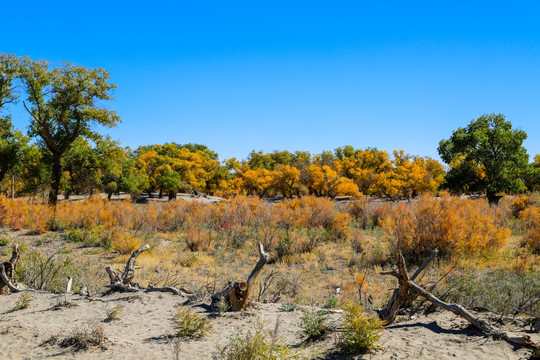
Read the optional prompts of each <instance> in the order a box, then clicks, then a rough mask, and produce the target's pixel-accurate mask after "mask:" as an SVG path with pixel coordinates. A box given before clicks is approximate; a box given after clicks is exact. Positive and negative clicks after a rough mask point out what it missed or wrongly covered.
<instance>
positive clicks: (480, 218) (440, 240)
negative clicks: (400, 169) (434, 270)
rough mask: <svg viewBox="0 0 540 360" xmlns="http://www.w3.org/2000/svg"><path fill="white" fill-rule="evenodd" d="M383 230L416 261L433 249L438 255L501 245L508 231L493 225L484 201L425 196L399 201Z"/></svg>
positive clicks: (468, 251) (492, 217) (487, 205)
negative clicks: (403, 201)
mask: <svg viewBox="0 0 540 360" xmlns="http://www.w3.org/2000/svg"><path fill="white" fill-rule="evenodd" d="M383 230H384V231H385V233H386V235H387V237H388V238H389V239H390V240H391V242H392V244H393V246H394V247H395V248H398V249H400V250H401V251H402V252H403V254H404V255H405V256H407V258H408V259H409V260H412V261H418V260H420V258H422V257H423V256H426V255H427V254H429V252H431V251H432V250H433V249H435V248H438V249H439V251H440V255H441V256H443V257H444V256H448V255H451V254H454V253H470V252H479V251H482V250H489V249H498V248H501V247H502V246H503V245H504V243H505V240H506V238H507V237H508V236H510V230H509V229H507V228H504V227H501V226H499V225H497V221H496V218H495V214H494V211H493V210H492V209H491V208H490V206H489V204H488V203H487V202H486V201H484V200H470V199H459V198H456V197H450V196H448V195H444V196H443V197H441V198H432V197H430V196H428V195H424V196H422V197H421V198H420V199H419V200H417V201H414V202H411V203H400V204H399V205H398V206H397V207H396V208H394V209H392V210H391V211H390V212H389V215H388V217H387V218H386V219H385V220H384V222H383Z"/></svg>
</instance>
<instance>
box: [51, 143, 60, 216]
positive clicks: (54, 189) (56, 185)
mask: <svg viewBox="0 0 540 360" xmlns="http://www.w3.org/2000/svg"><path fill="white" fill-rule="evenodd" d="M61 178H62V156H61V155H56V154H55V155H54V159H53V166H52V182H51V191H50V192H49V205H52V206H54V207H56V203H58V192H59V190H60V179H61Z"/></svg>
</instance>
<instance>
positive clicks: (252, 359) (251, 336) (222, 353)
mask: <svg viewBox="0 0 540 360" xmlns="http://www.w3.org/2000/svg"><path fill="white" fill-rule="evenodd" d="M264 325H265V323H264V322H262V321H258V322H257V324H256V325H255V332H254V333H252V332H251V331H248V333H247V334H246V335H244V336H242V335H241V334H240V332H238V331H236V332H234V333H233V334H232V335H231V336H230V337H229V343H228V344H227V345H225V346H224V347H223V348H220V349H218V353H217V354H215V355H214V356H213V357H212V358H213V359H214V360H280V359H303V358H305V357H303V356H301V355H300V354H299V353H298V352H296V351H295V350H293V349H292V348H291V347H290V346H288V345H286V343H285V340H284V339H283V338H280V337H279V336H278V332H279V319H278V321H277V322H276V326H275V328H274V330H273V331H270V330H266V329H264Z"/></svg>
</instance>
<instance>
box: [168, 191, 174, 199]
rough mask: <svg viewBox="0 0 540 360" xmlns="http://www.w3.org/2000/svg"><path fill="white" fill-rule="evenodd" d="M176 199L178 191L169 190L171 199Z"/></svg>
mask: <svg viewBox="0 0 540 360" xmlns="http://www.w3.org/2000/svg"><path fill="white" fill-rule="evenodd" d="M171 200H176V191H169V201H171Z"/></svg>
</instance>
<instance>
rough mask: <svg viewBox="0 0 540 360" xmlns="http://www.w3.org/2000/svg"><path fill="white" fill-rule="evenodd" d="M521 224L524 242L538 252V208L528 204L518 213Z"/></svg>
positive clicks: (539, 230)
mask: <svg viewBox="0 0 540 360" xmlns="http://www.w3.org/2000/svg"><path fill="white" fill-rule="evenodd" d="M519 218H520V220H521V223H522V224H523V240H524V243H525V244H526V245H527V246H528V247H530V248H531V250H532V251H533V252H535V253H537V254H540V208H538V207H536V206H534V205H533V206H529V207H528V208H526V209H525V210H523V211H521V212H520V214H519Z"/></svg>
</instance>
